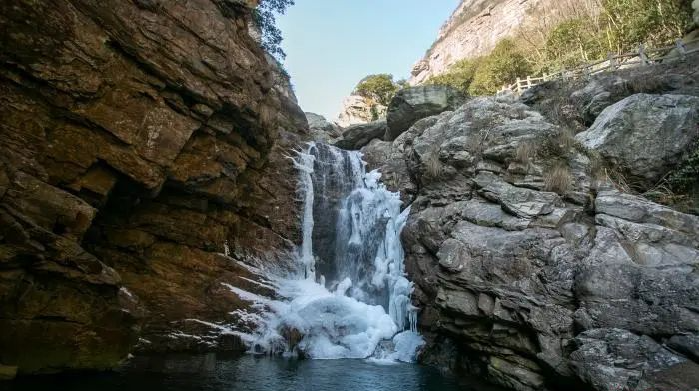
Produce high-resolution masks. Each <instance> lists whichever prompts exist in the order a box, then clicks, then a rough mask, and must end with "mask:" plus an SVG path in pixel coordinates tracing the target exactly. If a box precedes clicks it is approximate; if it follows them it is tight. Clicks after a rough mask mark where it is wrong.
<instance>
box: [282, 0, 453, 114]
mask: <svg viewBox="0 0 699 391" xmlns="http://www.w3.org/2000/svg"><path fill="white" fill-rule="evenodd" d="M458 3H459V0H431V1H425V0H296V4H295V5H293V6H291V7H290V8H289V9H288V10H287V12H286V14H285V15H281V16H279V17H278V18H277V26H278V27H279V28H280V29H281V30H282V34H283V36H284V42H283V43H282V48H283V49H284V51H285V52H286V54H287V57H286V60H284V66H285V68H286V69H287V71H288V72H289V74H290V75H291V81H292V83H293V85H294V91H295V92H296V96H297V97H298V99H299V104H300V105H301V108H302V109H303V110H304V111H310V112H314V113H318V114H321V115H323V116H325V117H326V118H328V119H330V120H332V119H335V118H336V117H337V115H338V113H339V112H340V109H341V107H342V100H343V98H345V97H346V96H348V95H349V94H350V93H351V92H352V90H353V89H354V87H355V86H356V85H357V82H359V81H360V80H361V79H362V78H363V77H364V76H366V75H369V74H375V73H390V74H393V75H394V79H395V80H399V79H401V78H408V76H409V75H410V70H411V68H412V66H413V64H414V63H415V62H416V61H417V60H419V59H421V58H422V56H423V55H424V54H425V51H426V50H427V49H429V47H430V46H431V45H432V42H434V40H435V39H436V38H437V34H438V32H439V28H440V27H441V25H442V23H444V22H445V21H446V20H447V19H448V18H449V15H451V13H452V11H454V9H456V6H457V5H458Z"/></svg>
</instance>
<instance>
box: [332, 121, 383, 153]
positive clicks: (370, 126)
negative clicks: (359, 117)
mask: <svg viewBox="0 0 699 391" xmlns="http://www.w3.org/2000/svg"><path fill="white" fill-rule="evenodd" d="M384 133H386V120H378V121H374V122H369V123H367V124H359V125H353V126H350V127H349V128H347V129H345V130H344V131H343V132H342V137H341V138H340V139H339V140H337V141H335V145H336V146H338V147H340V148H342V149H350V150H357V149H361V148H362V147H363V146H365V145H367V144H369V142H370V141H371V140H374V139H380V138H382V137H383V135H384Z"/></svg>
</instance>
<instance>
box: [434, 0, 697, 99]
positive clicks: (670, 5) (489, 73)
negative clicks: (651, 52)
mask: <svg viewBox="0 0 699 391" xmlns="http://www.w3.org/2000/svg"><path fill="white" fill-rule="evenodd" d="M600 7H601V9H597V10H595V11H592V10H587V9H586V10H581V9H571V10H569V11H570V12H569V17H568V19H565V20H562V21H560V22H558V23H557V24H555V25H553V26H546V25H545V24H543V22H542V25H541V26H534V27H530V29H531V30H524V29H523V30H521V31H519V32H518V34H516V36H515V37H514V38H512V39H504V40H502V41H501V42H500V43H498V45H497V46H496V47H495V48H494V49H493V51H492V52H491V53H489V54H488V55H485V56H483V57H480V58H476V59H466V60H461V61H459V62H457V63H455V64H454V65H452V66H451V67H450V68H449V70H448V71H447V72H445V73H443V74H441V75H437V76H434V77H432V78H430V79H429V80H428V81H427V83H428V84H441V85H448V86H451V87H454V88H456V89H459V90H461V91H464V92H468V93H470V94H472V95H487V94H493V93H495V92H497V91H498V90H499V89H500V88H501V87H502V86H503V85H506V84H510V83H513V82H514V81H515V80H516V79H517V77H526V76H527V75H535V74H536V75H538V74H541V73H545V72H555V71H558V70H561V69H566V68H573V67H576V66H579V65H581V64H583V63H587V62H592V61H598V60H602V59H604V58H606V57H607V55H608V54H609V53H614V54H621V53H628V52H632V51H634V50H637V49H638V47H639V45H640V44H645V45H647V46H648V47H661V46H666V45H672V44H673V43H674V41H675V40H676V39H677V38H679V37H681V36H683V35H684V34H685V33H686V32H688V31H689V30H690V28H691V27H692V25H693V20H692V7H691V5H690V2H689V1H686V0H602V1H601V3H600ZM581 8H584V7H581Z"/></svg>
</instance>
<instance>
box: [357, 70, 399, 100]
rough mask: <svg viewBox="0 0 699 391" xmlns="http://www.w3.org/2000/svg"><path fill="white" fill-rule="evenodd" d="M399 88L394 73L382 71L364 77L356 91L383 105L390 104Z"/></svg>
mask: <svg viewBox="0 0 699 391" xmlns="http://www.w3.org/2000/svg"><path fill="white" fill-rule="evenodd" d="M399 89H400V86H399V85H398V84H397V83H395V82H393V75H389V74H386V73H381V74H377V75H369V76H367V77H365V78H364V79H362V80H361V81H360V82H359V84H357V87H356V88H355V90H354V92H355V93H356V94H358V95H360V96H363V97H365V98H370V99H374V100H376V101H377V102H378V103H379V104H381V105H383V106H388V104H389V103H390V102H391V99H393V96H394V95H395V94H396V92H398V90H399Z"/></svg>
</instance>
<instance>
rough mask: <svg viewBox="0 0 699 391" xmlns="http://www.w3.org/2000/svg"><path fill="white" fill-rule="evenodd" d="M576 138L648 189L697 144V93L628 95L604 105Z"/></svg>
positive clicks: (698, 113) (698, 130) (698, 99)
mask: <svg viewBox="0 0 699 391" xmlns="http://www.w3.org/2000/svg"><path fill="white" fill-rule="evenodd" d="M576 139H577V140H578V141H579V142H581V143H582V144H583V145H584V146H585V147H587V148H589V149H591V150H594V151H596V152H598V153H599V154H600V155H601V156H602V157H603V158H604V159H605V160H607V162H608V163H610V164H611V165H613V166H615V167H619V168H620V169H621V170H622V172H625V173H627V174H628V175H629V176H631V177H632V178H633V179H635V180H638V181H640V184H641V186H643V187H644V188H645V189H647V188H649V187H650V186H653V185H655V184H656V183H657V182H658V181H659V180H660V179H662V177H663V176H664V175H665V174H666V173H667V172H668V171H670V170H671V169H672V168H673V167H675V166H676V165H677V164H678V163H679V162H680V161H682V160H684V159H685V158H687V157H688V154H689V153H691V152H692V151H693V150H694V149H695V148H696V145H697V143H699V98H698V97H694V96H686V95H650V94H636V95H632V96H630V97H628V98H626V99H624V100H622V101H620V102H618V103H616V104H614V105H612V106H609V107H607V108H606V109H604V111H603V112H602V113H601V114H600V116H599V117H598V118H597V120H596V121H595V123H594V124H593V125H592V127H590V129H589V130H588V131H586V132H583V133H580V134H579V135H577V136H576Z"/></svg>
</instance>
